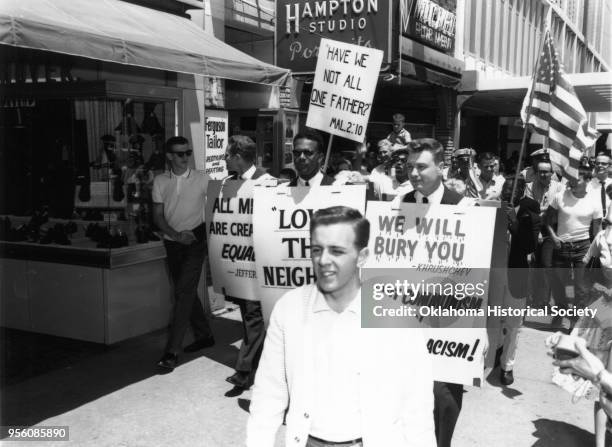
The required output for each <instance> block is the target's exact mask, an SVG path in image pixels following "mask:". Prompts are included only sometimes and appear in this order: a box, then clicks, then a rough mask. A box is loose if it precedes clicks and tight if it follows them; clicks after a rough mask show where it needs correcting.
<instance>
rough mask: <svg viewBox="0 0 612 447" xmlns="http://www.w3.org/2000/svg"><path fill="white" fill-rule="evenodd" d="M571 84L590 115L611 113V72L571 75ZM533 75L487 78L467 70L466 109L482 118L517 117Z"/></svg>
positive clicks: (568, 76)
mask: <svg viewBox="0 0 612 447" xmlns="http://www.w3.org/2000/svg"><path fill="white" fill-rule="evenodd" d="M567 78H568V80H569V82H570V83H571V84H572V85H573V86H574V90H575V91H576V95H578V99H580V102H581V103H582V106H583V107H584V109H585V110H586V111H587V112H610V111H612V73H611V72H609V71H603V72H596V73H569V74H568V75H567ZM530 82H531V76H520V77H505V78H487V77H486V76H483V75H482V74H481V72H479V71H475V70H473V71H466V72H465V73H464V74H463V79H462V82H461V84H462V85H461V88H460V91H461V94H462V95H466V96H467V97H469V99H467V101H466V102H465V103H464V105H463V107H464V108H467V109H471V110H472V111H474V112H476V113H479V114H483V115H496V116H516V115H518V114H519V112H520V110H521V106H522V104H523V99H524V98H525V94H526V93H527V87H529V83H530Z"/></svg>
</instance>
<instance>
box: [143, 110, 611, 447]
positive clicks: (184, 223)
mask: <svg viewBox="0 0 612 447" xmlns="http://www.w3.org/2000/svg"><path fill="white" fill-rule="evenodd" d="M393 118H394V127H393V130H392V132H391V133H390V134H389V135H388V136H387V138H385V139H383V140H381V141H380V142H379V143H378V145H377V151H376V154H375V157H372V156H369V155H366V154H363V155H365V157H364V158H363V159H362V162H361V165H360V166H358V169H354V165H355V160H352V161H351V160H347V161H344V160H341V162H340V163H332V165H333V166H334V168H335V169H336V170H337V172H333V170H328V171H327V172H322V167H323V164H324V158H325V153H324V144H323V140H322V137H321V135H320V134H319V133H317V132H315V131H312V130H305V131H304V132H301V133H299V134H297V135H296V136H295V137H294V140H293V157H294V167H295V171H284V172H281V178H282V180H281V181H282V182H283V183H284V184H285V185H287V184H288V185H289V186H319V185H332V184H343V183H360V182H367V184H368V190H369V193H368V194H370V198H372V199H378V200H391V199H392V198H393V197H398V196H399V199H400V200H402V201H403V202H413V203H427V204H431V205H436V204H450V205H454V204H465V205H474V206H498V207H501V208H502V209H503V210H504V211H505V214H506V216H507V218H508V219H507V220H508V242H509V244H508V247H509V257H508V267H509V269H508V281H507V283H508V284H507V287H506V293H507V297H504V299H505V300H506V299H509V300H514V301H513V307H517V306H518V307H520V306H525V305H527V303H529V304H530V305H531V306H532V307H546V306H550V305H551V304H552V302H554V304H555V305H556V306H559V307H569V306H596V307H597V308H598V309H599V312H598V318H597V321H592V320H589V321H586V320H585V321H582V320H581V321H575V320H564V321H559V320H557V321H553V323H552V324H553V325H555V326H559V327H562V326H563V325H564V326H563V330H564V331H566V332H567V331H570V330H571V331H572V332H573V333H574V335H576V336H578V337H581V338H582V340H583V341H584V343H583V344H582V345H580V347H579V348H580V350H579V352H580V357H577V358H575V359H573V360H571V361H570V360H563V361H557V365H558V366H561V367H562V369H563V371H562V372H564V373H567V372H572V373H574V374H575V375H581V376H583V377H585V378H586V379H590V380H591V381H590V382H588V383H590V384H593V383H599V382H602V383H603V381H604V378H606V380H607V376H604V372H602V371H604V370H606V369H610V370H611V371H612V368H609V365H608V363H609V362H608V360H609V357H610V356H609V349H610V342H611V341H612V306H611V305H610V304H611V303H610V302H609V301H612V298H611V297H612V256H611V255H610V253H611V248H612V233H611V231H612V226H607V225H609V224H610V223H612V212H611V211H610V209H609V206H610V203H611V198H612V166H611V159H610V155H609V154H607V153H599V154H597V155H596V156H595V157H594V158H593V159H585V160H583V163H582V164H581V166H580V169H579V176H578V178H577V179H569V180H565V179H563V178H561V176H560V175H559V174H558V173H557V172H556V171H555V169H556V167H555V166H554V165H553V163H552V162H551V160H550V157H549V154H548V152H547V151H546V150H539V151H537V152H534V153H533V154H531V161H532V162H531V165H530V166H529V167H527V168H526V169H524V170H522V171H521V172H519V173H516V172H512V173H511V172H510V171H511V170H510V169H506V170H505V169H504V166H503V164H502V163H500V159H499V157H498V156H496V155H494V154H492V153H488V152H487V153H482V154H480V155H479V156H478V157H476V153H475V151H474V150H472V149H469V148H467V149H458V150H456V151H455V152H454V154H453V157H452V160H451V162H450V163H449V164H447V163H445V153H444V148H443V147H442V145H441V144H440V143H439V142H437V141H436V140H434V139H431V138H421V139H416V140H412V139H411V136H410V133H409V132H408V131H407V130H406V129H405V128H404V118H403V116H401V115H399V114H397V115H394V117H393ZM189 155H191V149H190V148H189V142H188V141H187V140H186V139H184V138H182V137H173V138H171V139H170V140H168V142H167V144H166V156H167V160H168V162H169V165H170V168H171V169H170V170H169V171H167V172H166V173H164V174H161V175H158V176H157V177H156V178H155V180H154V184H153V194H152V196H153V202H154V205H153V215H154V220H155V223H156V225H157V226H158V228H159V229H160V230H161V231H162V232H163V233H164V237H165V239H164V243H165V246H166V250H167V252H168V259H169V261H171V263H172V268H171V274H172V278H173V283H174V286H175V298H176V304H175V312H174V317H173V320H172V324H171V327H170V337H169V341H168V344H167V347H166V351H165V353H164V355H163V356H162V358H161V359H160V361H159V362H158V366H159V367H160V368H162V369H164V370H165V371H167V372H170V371H172V370H173V369H174V368H175V367H176V366H177V364H178V360H179V357H178V356H179V352H180V350H181V346H182V341H183V338H184V335H185V332H186V330H187V328H188V327H189V325H191V326H192V328H193V330H194V333H195V336H196V340H195V341H194V342H193V343H192V344H190V345H189V346H187V347H186V348H185V349H184V350H185V351H187V352H193V351H198V350H200V349H204V348H207V347H210V346H212V345H214V343H215V340H214V337H213V335H212V333H211V331H210V328H209V324H208V321H207V318H206V315H205V314H204V312H203V310H202V306H201V303H200V300H199V299H198V297H197V292H196V290H197V284H198V280H199V274H200V268H201V265H202V262H203V259H204V256H205V252H206V240H205V234H204V228H203V227H204V222H203V217H202V216H203V204H204V197H205V194H206V187H207V181H208V178H207V176H205V175H204V174H201V173H199V172H197V171H195V170H193V169H191V168H190V167H189V163H188V157H189ZM256 155H257V150H256V144H255V143H254V142H253V141H252V140H251V139H250V138H248V137H246V136H239V135H237V136H233V137H230V140H229V144H228V147H227V150H226V163H227V168H228V171H229V172H230V175H231V178H236V179H245V180H248V179H250V180H270V179H273V177H272V176H270V174H268V173H267V172H266V171H265V170H263V169H261V168H257V167H256V166H255V163H256ZM373 160H376V161H377V163H373ZM506 168H508V166H506ZM505 172H506V174H505ZM606 226H607V227H606ZM602 228H603V229H602ZM310 232H311V259H312V262H313V268H314V270H315V272H316V277H317V278H316V284H315V285H309V286H303V287H300V288H298V289H295V290H294V291H292V292H290V293H288V294H286V295H285V296H284V297H283V298H282V299H281V300H280V301H279V302H278V303H277V304H276V306H275V308H274V310H273V312H272V316H271V318H270V323H269V326H268V328H267V331H266V327H265V324H264V320H263V316H262V308H261V304H260V303H259V302H258V301H251V300H245V299H242V298H241V297H228V299H229V300H233V301H236V302H237V303H238V304H239V306H240V310H241V314H242V320H243V330H244V334H243V335H244V338H243V343H242V346H241V349H240V352H239V355H238V360H237V363H236V367H235V370H236V371H235V373H234V374H233V375H232V376H230V377H228V378H227V381H228V382H230V383H231V384H232V385H234V386H235V387H236V388H238V389H248V388H249V387H250V386H251V385H252V384H253V382H254V384H255V386H254V390H253V399H252V404H251V410H250V412H251V416H250V419H249V425H248V429H247V444H248V445H250V446H254V447H262V446H267V445H269V446H272V445H273V444H274V437H275V434H276V431H277V429H278V427H279V426H280V425H281V424H282V423H283V421H284V422H285V423H286V425H287V430H286V443H287V445H295V446H308V447H325V446H332V445H333V446H346V447H348V446H362V445H363V446H394V445H398V446H399V445H415V446H421V445H422V446H425V445H427V446H433V445H437V446H438V447H443V446H450V445H451V439H452V435H453V431H454V428H455V424H456V422H457V419H458V416H459V413H460V410H461V406H462V396H463V386H462V385H458V384H452V383H445V382H438V381H433V380H432V374H431V371H430V370H428V369H427V368H428V367H427V366H426V365H428V360H427V353H426V351H425V344H424V341H423V340H421V339H420V338H419V337H420V335H419V334H418V332H414V331H403V332H401V333H399V332H396V331H386V330H385V331H376V330H368V331H359V330H358V329H360V324H361V321H360V305H359V300H360V287H361V284H360V279H359V269H360V267H361V266H362V265H363V264H364V263H365V260H366V259H367V256H368V251H367V245H368V238H369V222H368V221H367V220H366V219H365V218H364V217H363V216H362V215H361V214H360V213H359V212H358V211H356V210H353V209H350V208H346V207H331V208H323V209H321V210H319V211H318V212H316V213H315V215H314V216H313V217H312V220H311V227H310ZM587 273H588V275H587ZM513 275H514V276H513ZM567 286H573V287H567ZM519 320H520V319H519ZM520 325H521V321H511V322H510V321H508V322H506V325H505V328H504V338H503V346H501V347H500V350H499V354H500V356H499V362H500V366H501V376H500V380H501V382H502V384H504V385H510V384H512V383H513V381H514V378H513V374H512V368H513V363H514V358H515V354H516V345H517V336H518V329H519V327H520ZM372 331H373V332H372ZM266 332H267V333H266ZM364 333H366V335H367V336H366V335H364ZM364 337H365V338H364ZM551 343H552V342H551ZM553 344H554V343H553ZM382 346H384V347H385V348H384V349H382V348H381V347H382ZM421 348H422V349H421ZM492 348H493V349H494V348H497V347H489V349H492ZM587 348H588V349H587ZM588 353H594V354H595V355H597V357H598V358H599V361H600V363H601V365H603V369H602V368H600V367H599V364H595V363H594V361H593V360H592V359H591V358H590V357H588V355H589V354H588ZM584 358H587V360H584ZM579 361H582V363H579ZM559 362H560V363H559ZM564 362H565V363H564ZM568 362H574V363H571V364H570V363H568ZM585 362H588V365H589V367H588V368H587V367H586V366H584V364H585ZM411 365H412V366H411ZM414 365H424V366H423V367H422V368H415V367H414ZM610 366H612V365H610ZM572 368H573V369H572ZM587 369H588V371H587ZM391 370H393V371H405V372H406V375H405V376H397V375H396V376H397V380H385V381H384V383H383V382H382V381H381V380H380V377H382V376H385V377H387V378H389V375H388V374H385V371H391ZM566 377H570V378H572V377H573V376H566ZM406 384H409V386H406ZM559 384H560V385H561V386H564V387H565V388H566V389H568V386H565V385H564V384H561V381H560V382H559ZM582 388H584V389H581V390H580V393H582V395H587V394H588V393H587V392H586V386H582ZM429 390H433V393H431V391H429ZM571 392H574V393H578V391H576V388H575V387H574V388H572V389H571ZM591 394H592V395H593V396H595V394H596V393H591ZM597 397H598V396H595V399H597ZM596 405H597V407H596V408H597V410H599V409H600V404H599V403H598V404H596ZM602 406H603V409H602V411H599V412H598V413H597V415H596V421H597V424H596V427H597V429H596V435H597V445H598V447H600V446H603V445H604V444H603V442H604V441H603V440H604V437H605V424H606V417H605V414H604V413H603V410H606V411H607V407H610V406H611V405H610V402H609V401H608V400H607V398H606V397H605V396H604V397H603V398H602ZM432 414H433V418H432V417H431V416H430V415H432Z"/></svg>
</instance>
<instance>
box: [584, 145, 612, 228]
mask: <svg viewBox="0 0 612 447" xmlns="http://www.w3.org/2000/svg"><path fill="white" fill-rule="evenodd" d="M610 161H611V160H610V156H609V155H608V154H607V153H605V152H600V153H599V154H597V156H596V157H595V177H594V178H593V179H592V180H591V182H590V183H589V185H588V188H587V190H588V192H590V193H592V194H594V195H595V196H596V197H597V200H598V202H599V203H600V204H601V209H602V212H603V217H606V212H607V210H608V206H609V204H610V202H609V199H608V196H607V195H606V188H607V187H608V185H610V184H612V179H610V178H609V177H608V167H609V166H610Z"/></svg>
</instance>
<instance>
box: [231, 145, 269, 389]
mask: <svg viewBox="0 0 612 447" xmlns="http://www.w3.org/2000/svg"><path fill="white" fill-rule="evenodd" d="M255 157H257V146H256V145H255V142H254V141H253V140H251V139H250V138H249V137H247V136H244V135H234V136H232V137H231V138H230V139H229V144H228V146H227V149H226V152H225V161H226V163H227V170H228V171H229V172H234V173H235V175H237V176H238V178H239V179H241V180H259V181H263V180H274V177H272V176H271V175H270V174H268V173H267V172H266V170H265V169H262V168H256V167H255ZM227 298H228V299H229V300H231V301H236V303H237V304H238V306H239V307H240V315H241V317H242V331H243V338H242V345H241V346H240V351H239V352H238V359H237V360H236V372H235V373H234V374H233V375H231V376H229V377H228V378H227V379H225V380H227V381H228V382H229V383H231V384H232V385H234V386H235V387H237V388H240V389H248V388H249V386H250V382H251V377H252V376H253V375H254V374H255V370H256V369H257V363H258V362H259V357H260V356H261V349H262V345H263V341H264V336H265V333H266V328H265V325H264V320H263V316H262V313H261V303H260V302H259V301H254V300H246V299H242V298H238V297H227Z"/></svg>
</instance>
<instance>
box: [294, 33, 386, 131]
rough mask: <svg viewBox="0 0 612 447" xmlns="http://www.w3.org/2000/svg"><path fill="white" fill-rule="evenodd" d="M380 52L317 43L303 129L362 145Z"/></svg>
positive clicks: (334, 43) (333, 42)
mask: <svg viewBox="0 0 612 447" xmlns="http://www.w3.org/2000/svg"><path fill="white" fill-rule="evenodd" d="M382 58H383V52H382V51H380V50H377V49H374V48H366V47H361V46H358V45H352V44H349V43H344V42H338V41H335V40H329V39H321V44H320V46H319V56H318V58H317V69H316V71H315V77H314V83H313V86H312V93H311V95H310V107H309V108H308V116H307V118H306V125H307V126H309V127H312V128H313V129H319V130H322V131H325V132H328V133H330V134H332V135H338V136H340V137H344V138H348V139H349V140H353V141H357V142H359V143H363V140H364V138H365V132H366V129H367V126H368V120H369V118H370V111H371V109H372V100H373V98H374V91H375V90H376V83H377V82H378V73H379V71H380V64H381V62H382Z"/></svg>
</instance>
